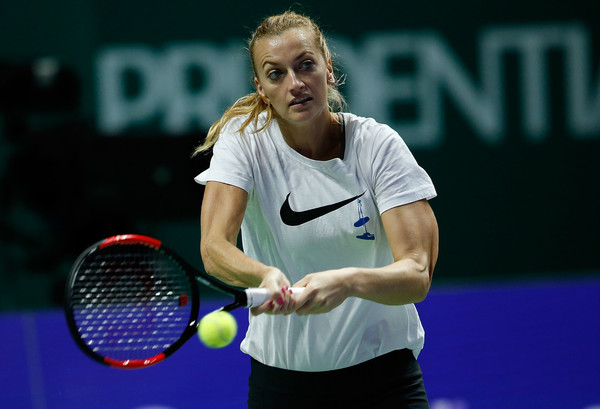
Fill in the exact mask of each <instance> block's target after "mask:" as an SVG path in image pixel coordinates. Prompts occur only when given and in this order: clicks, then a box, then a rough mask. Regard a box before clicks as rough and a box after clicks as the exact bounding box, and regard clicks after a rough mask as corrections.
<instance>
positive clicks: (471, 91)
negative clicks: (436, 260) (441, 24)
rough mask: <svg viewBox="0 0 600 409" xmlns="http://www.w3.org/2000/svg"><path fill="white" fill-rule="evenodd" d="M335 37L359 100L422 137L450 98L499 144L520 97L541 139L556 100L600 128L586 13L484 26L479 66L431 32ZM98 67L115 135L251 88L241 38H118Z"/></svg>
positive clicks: (350, 95)
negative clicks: (555, 65)
mask: <svg viewBox="0 0 600 409" xmlns="http://www.w3.org/2000/svg"><path fill="white" fill-rule="evenodd" d="M332 46H333V47H332V48H333V49H334V50H335V52H336V54H337V55H338V56H339V58H340V60H339V62H341V64H340V65H341V67H340V68H341V69H340V71H341V72H342V73H345V74H347V83H346V85H345V86H344V87H343V91H344V93H345V95H346V97H347V99H348V102H349V104H350V107H351V111H352V112H354V113H356V114H358V115H363V116H370V117H373V118H375V119H376V120H378V121H380V122H383V123H387V124H389V125H390V126H392V127H393V128H394V129H396V130H397V131H398V132H399V133H400V134H401V135H402V136H403V138H404V139H405V140H406V142H407V143H408V144H409V145H410V146H411V147H416V148H434V147H437V146H440V144H441V143H443V141H444V140H445V138H446V130H445V123H446V121H445V114H446V111H447V108H446V106H445V105H447V104H445V101H447V103H449V104H452V106H453V107H454V108H455V110H456V112H458V113H459V114H460V115H461V116H462V117H463V119H464V121H465V123H466V124H467V125H468V126H469V127H470V128H471V129H472V130H473V131H474V133H475V134H476V135H477V137H478V138H479V139H480V141H482V142H483V143H484V144H487V145H496V144H499V143H502V141H503V140H504V139H505V137H506V133H507V126H508V124H507V121H508V120H507V114H506V110H507V106H508V104H514V103H517V104H518V106H519V107H520V110H521V112H520V114H519V120H520V123H519V124H517V125H512V126H513V127H516V128H518V129H520V130H521V131H522V133H523V135H524V138H526V140H528V141H530V142H538V143H539V142H543V141H544V140H545V139H546V138H547V137H548V135H549V133H550V131H551V130H552V128H553V126H554V125H555V121H556V119H554V118H553V117H552V115H551V105H552V106H554V105H557V106H559V107H561V109H563V110H564V118H565V127H566V129H565V131H566V132H567V133H568V134H570V135H571V136H572V137H575V138H578V139H581V138H597V137H598V135H599V134H600V73H596V74H595V75H594V73H593V72H592V70H593V68H592V67H594V65H595V64H594V61H592V55H591V50H592V48H591V45H590V35H589V32H588V30H587V29H586V28H585V27H584V26H583V25H581V24H577V23H574V24H538V25H527V26H511V27H505V28H503V27H494V28H487V29H484V30H483V31H482V32H481V33H480V34H479V35H478V37H477V62H476V65H477V66H476V67H475V69H472V71H473V72H475V73H476V74H477V75H473V74H472V73H471V72H470V70H468V69H467V68H466V67H465V64H464V63H463V62H462V61H461V58H460V57H459V56H458V55H457V53H456V52H455V51H454V49H453V48H452V47H451V46H450V45H449V44H448V43H447V42H446V40H445V39H444V38H443V37H442V36H440V35H439V34H438V33H435V32H431V31H422V32H387V33H382V34H376V35H375V34H373V35H369V36H367V37H365V38H364V39H363V41H362V42H361V43H350V42H349V41H348V40H347V39H344V38H334V39H332ZM550 52H554V53H556V55H557V56H558V58H560V60H559V61H561V62H562V63H563V69H562V70H560V72H561V73H562V75H563V77H564V78H561V80H562V81H560V82H559V83H556V82H557V81H552V82H553V83H552V84H550V75H549V71H550V70H549V68H550V61H549V59H550V58H549V54H550ZM509 56H513V57H514V58H516V61H517V63H518V65H517V68H516V70H517V78H518V90H517V91H518V98H519V101H508V100H507V85H506V70H507V59H508V58H509ZM471 65H473V64H471ZM596 65H597V64H596ZM96 70H97V81H98V82H97V87H98V91H97V92H98V127H99V129H100V131H102V132H104V133H107V134H117V133H123V132H126V131H128V130H130V129H132V128H135V127H136V126H140V125H142V126H143V125H145V124H146V125H147V124H148V123H150V122H151V121H156V120H158V124H159V127H160V129H159V131H161V132H165V133H170V134H181V133H184V132H188V131H190V130H194V129H201V130H207V129H208V127H210V125H211V124H212V123H213V122H214V121H215V120H217V119H218V118H219V117H220V115H221V114H222V112H223V110H224V109H225V108H226V107H227V106H229V105H230V104H231V103H233V102H234V101H235V99H237V98H238V97H240V96H242V95H244V94H246V93H248V92H249V91H250V89H251V87H250V85H251V82H250V81H249V79H250V72H249V63H248V62H247V57H246V55H245V51H244V50H243V49H242V48H241V47H239V46H235V45H230V46H216V45H212V44H208V43H194V44H171V45H168V46H166V47H165V48H164V49H163V50H160V51H159V50H155V49H153V48H151V47H148V46H144V45H138V46H127V47H123V46H114V47H109V48H107V49H104V50H103V51H102V52H100V53H99V54H98V56H97V59H96ZM193 73H196V74H197V75H196V84H194V81H193V80H192V77H193V75H192V74H193ZM127 75H129V77H128V76H127ZM132 83H134V84H133V85H135V86H132ZM554 87H560V89H563V90H565V91H564V93H563V94H562V95H564V101H552V100H551V92H550V90H551V89H554ZM555 94H556V93H554V94H552V95H553V96H554V95H555Z"/></svg>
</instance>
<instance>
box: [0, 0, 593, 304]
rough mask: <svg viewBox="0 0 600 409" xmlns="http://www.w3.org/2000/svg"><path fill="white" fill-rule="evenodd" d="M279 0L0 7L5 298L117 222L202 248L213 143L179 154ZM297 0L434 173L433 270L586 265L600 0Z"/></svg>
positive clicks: (50, 293)
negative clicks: (201, 153)
mask: <svg viewBox="0 0 600 409" xmlns="http://www.w3.org/2000/svg"><path fill="white" fill-rule="evenodd" d="M286 7H287V5H281V6H279V5H278V6H267V5H262V4H256V3H252V2H233V3H232V2H210V3H206V2H188V1H181V0H174V1H171V2H158V1H152V0H151V1H146V2H144V3H139V2H133V1H122V0H120V1H114V0H108V1H95V0H94V1H73V0H59V1H53V2H44V1H38V0H34V1H28V2H20V3H19V2H10V3H9V2H4V3H3V4H2V5H1V6H0V38H3V39H4V40H3V41H2V42H0V284H1V288H2V289H1V290H0V291H1V293H2V296H1V298H0V300H1V301H0V309H3V310H14V309H28V308H44V307H52V306H58V305H60V304H61V302H62V288H63V286H64V280H65V277H66V276H67V274H68V271H69V268H70V265H71V263H72V262H73V260H74V258H75V257H76V255H77V254H78V253H79V252H80V251H82V250H83V249H84V248H85V247H87V246H88V245H89V244H91V243H93V242H95V241H97V240H99V239H101V238H103V237H105V236H107V235H111V234H117V233H124V232H137V233H142V234H149V235H154V236H158V237H160V238H161V239H162V240H163V241H164V242H166V243H168V244H169V245H170V246H171V247H174V248H176V249H177V250H179V251H180V252H181V253H183V254H184V255H185V257H186V258H188V259H190V261H192V262H193V263H194V264H196V265H198V266H200V265H201V260H200V257H199V255H198V252H197V247H198V242H199V221H198V219H199V218H198V215H199V210H200V203H201V198H202V188H201V187H200V186H198V185H195V184H194V182H193V180H192V178H193V176H195V175H196V174H197V173H199V172H200V171H201V170H203V169H204V168H206V166H207V165H208V158H207V157H199V158H194V159H191V158H190V153H191V151H192V150H193V148H194V146H195V145H196V144H197V143H198V142H199V141H200V140H201V139H202V138H203V136H204V133H205V132H206V129H207V127H208V125H210V123H211V122H212V121H214V120H216V119H217V118H218V114H219V112H221V111H222V109H223V108H224V107H225V106H227V105H228V104H230V103H231V102H233V100H234V99H235V98H236V97H238V96H241V95H242V94H243V93H245V92H247V91H249V90H250V81H249V72H248V62H247V60H246V58H245V54H244V50H243V47H244V45H245V44H244V40H245V39H246V38H247V37H248V35H249V33H250V31H251V29H252V28H254V27H255V25H256V24H257V23H258V21H259V20H260V19H261V18H262V17H264V16H266V15H268V14H271V13H273V12H280V11H282V10H284V9H285V8H286ZM294 8H295V9H296V10H299V11H302V12H306V13H308V14H309V15H311V16H313V17H315V18H316V19H317V21H318V22H319V23H320V25H321V26H322V28H324V30H325V31H326V32H327V33H328V34H329V36H330V37H331V39H332V40H331V41H332V45H333V47H334V51H335V52H336V54H337V59H336V61H335V63H337V66H338V69H339V73H340V74H347V82H346V85H345V86H344V87H343V88H342V90H343V91H344V93H345V94H346V96H347V98H348V101H349V103H350V110H351V111H353V112H355V113H357V114H359V115H366V116H374V117H376V119H378V120H380V121H382V122H386V123H389V124H390V125H391V126H393V127H394V128H395V129H397V130H398V132H400V134H401V135H402V136H403V137H404V138H405V139H406V141H407V142H408V143H409V145H410V146H411V148H412V150H413V152H414V154H415V156H416V157H417V159H418V161H419V162H420V163H421V165H422V166H423V167H424V168H425V169H427V170H428V172H429V173H430V174H431V176H432V178H433V180H434V182H435V184H436V187H437V189H438V193H439V197H438V198H436V199H435V200H434V201H432V206H433V208H434V210H435V212H436V214H437V217H438V221H439V224H440V232H441V256H440V261H439V264H438V268H437V271H436V283H443V282H445V281H446V282H447V281H456V280H462V281H479V280H486V279H490V278H492V279H504V278H510V279H515V278H521V277H523V276H526V277H528V278H529V277H534V278H542V277H547V276H550V275H552V276H564V275H582V274H583V275H589V274H594V273H597V272H598V270H599V267H600V266H599V264H598V257H597V247H598V244H599V240H598V238H597V232H598V230H599V228H600V218H599V217H598V215H597V209H598V207H599V205H600V198H599V186H600V167H599V165H598V160H597V156H598V154H599V153H600V52H599V50H600V48H599V44H600V32H599V30H598V24H599V16H600V14H599V13H600V5H599V3H598V2H589V1H580V0H576V1H571V2H558V1H550V2H548V1H544V2H542V1H537V0H528V1H525V2H523V1H521V2H517V1H488V2H475V1H468V0H464V1H459V2H443V1H428V2H412V3H397V2H396V3H394V2H392V3H390V2H383V1H371V2H368V5H366V4H365V3H364V2H349V3H348V2H346V3H344V4H341V3H331V4H323V3H322V2H321V1H306V2H303V4H302V5H301V6H300V5H296V7H294ZM234 10H235V13H234V12H233V11H234ZM32 285H33V286H32Z"/></svg>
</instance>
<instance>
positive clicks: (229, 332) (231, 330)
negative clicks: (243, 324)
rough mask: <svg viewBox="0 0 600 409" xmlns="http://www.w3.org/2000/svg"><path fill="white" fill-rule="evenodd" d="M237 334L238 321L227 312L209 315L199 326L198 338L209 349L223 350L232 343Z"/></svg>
mask: <svg viewBox="0 0 600 409" xmlns="http://www.w3.org/2000/svg"><path fill="white" fill-rule="evenodd" d="M236 334H237V321H236V320H235V318H234V316H233V315H231V314H230V313H228V312H227V311H215V312H211V313H210V314H207V315H205V316H204V318H202V319H201V320H200V324H199V325H198V337H199V338H200V341H202V343H203V344H204V345H206V346H207V347H209V348H223V347H225V346H227V345H229V344H230V343H231V341H233V339H234V338H235V336H236Z"/></svg>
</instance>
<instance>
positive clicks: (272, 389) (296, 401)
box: [248, 349, 429, 409]
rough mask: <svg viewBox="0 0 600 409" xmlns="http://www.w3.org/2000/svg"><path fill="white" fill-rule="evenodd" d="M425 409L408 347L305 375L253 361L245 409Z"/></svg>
mask: <svg viewBox="0 0 600 409" xmlns="http://www.w3.org/2000/svg"><path fill="white" fill-rule="evenodd" d="M307 407H308V408H327V409H332V408H357V409H358V408H361V409H362V408H373V409H375V408H386V409H390V408H402V409H409V408H410V409H417V408H418V409H426V408H429V402H428V400H427V394H426V392H425V386H424V384H423V375H422V372H421V368H420V366H419V364H418V362H417V360H416V359H415V358H414V356H413V354H412V352H411V351H410V350H408V349H403V350H398V351H394V352H390V353H388V354H385V355H382V356H380V357H377V358H374V359H372V360H370V361H367V362H364V363H361V364H358V365H355V366H352V367H349V368H344V369H336V370H332V371H325V372H303V371H291V370H285V369H279V368H273V367H270V366H267V365H263V364H261V363H260V362H258V361H256V360H255V359H252V362H251V373H250V379H249V392H248V408H249V409H275V408H276V409H294V408H302V409H306V408H307Z"/></svg>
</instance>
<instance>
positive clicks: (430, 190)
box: [372, 126, 437, 213]
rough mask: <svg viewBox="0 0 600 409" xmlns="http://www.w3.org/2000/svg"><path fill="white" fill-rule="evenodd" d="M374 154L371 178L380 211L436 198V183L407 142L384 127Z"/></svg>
mask: <svg viewBox="0 0 600 409" xmlns="http://www.w3.org/2000/svg"><path fill="white" fill-rule="evenodd" d="M376 140H377V147H376V149H375V150H374V151H373V155H374V156H373V161H372V166H373V168H372V176H373V179H374V186H375V197H376V200H377V206H378V207H379V212H380V213H383V212H385V211H386V210H389V209H391V208H393V207H397V206H402V205H405V204H408V203H412V202H416V201H418V200H422V199H427V200H429V199H433V198H434V197H436V196H437V193H436V191H435V187H434V185H433V182H432V180H431V178H430V177H429V175H428V174H427V172H426V171H425V170H424V169H423V168H421V167H420V166H419V165H418V163H417V161H416V159H415V158H414V156H413V155H412V153H411V152H410V150H409V149H408V146H406V143H405V142H404V140H403V139H402V138H401V137H400V135H398V133H396V132H395V131H394V130H393V129H391V128H390V127H388V126H383V129H382V130H381V133H380V134H379V135H378V137H377V138H376Z"/></svg>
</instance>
